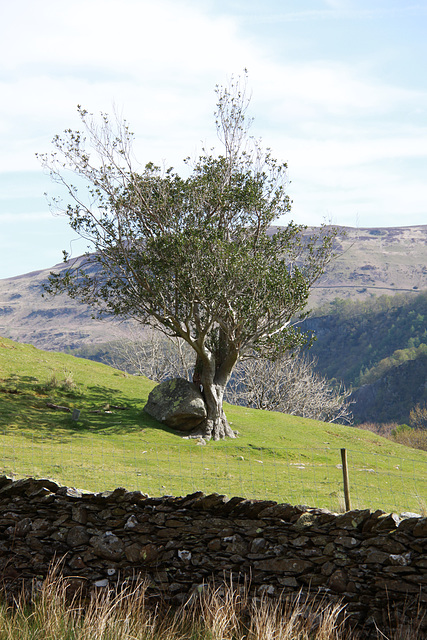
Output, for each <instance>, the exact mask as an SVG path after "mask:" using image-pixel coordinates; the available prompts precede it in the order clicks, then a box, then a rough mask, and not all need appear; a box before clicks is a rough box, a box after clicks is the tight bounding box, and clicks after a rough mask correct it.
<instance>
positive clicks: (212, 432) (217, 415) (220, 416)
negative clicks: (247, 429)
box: [201, 383, 236, 440]
mask: <svg viewBox="0 0 427 640" xmlns="http://www.w3.org/2000/svg"><path fill="white" fill-rule="evenodd" d="M224 392H225V386H221V385H219V384H215V383H212V384H204V385H203V396H204V398H205V402H206V407H207V414H208V415H207V418H206V420H205V421H204V422H203V425H201V426H202V428H203V429H204V431H205V435H204V437H205V438H209V439H210V438H212V439H213V440H221V439H222V438H226V437H228V438H235V437H236V434H235V433H234V431H233V430H232V428H231V427H230V425H229V423H228V420H227V417H226V415H225V413H224V408H223V406H222V403H223V399H224Z"/></svg>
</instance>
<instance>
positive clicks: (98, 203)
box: [40, 78, 336, 439]
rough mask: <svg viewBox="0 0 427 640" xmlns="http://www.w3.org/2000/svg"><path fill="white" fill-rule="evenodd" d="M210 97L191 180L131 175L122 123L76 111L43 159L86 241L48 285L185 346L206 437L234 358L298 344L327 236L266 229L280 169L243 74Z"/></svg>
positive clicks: (154, 171)
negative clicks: (206, 130)
mask: <svg viewBox="0 0 427 640" xmlns="http://www.w3.org/2000/svg"><path fill="white" fill-rule="evenodd" d="M216 91H217V98H218V102H217V108H216V112H215V122H216V129H217V133H218V137H219V140H220V142H221V144H222V152H221V153H215V152H214V151H213V150H210V151H207V150H206V149H202V152H201V155H200V156H199V157H198V158H197V159H196V160H195V161H191V160H190V159H189V158H187V159H186V161H185V162H186V165H187V167H188V169H187V171H188V176H187V177H181V176H180V175H178V173H176V172H175V171H174V169H172V168H168V169H163V170H162V169H161V168H160V167H158V166H155V165H154V164H152V163H148V164H147V165H146V166H145V167H144V168H142V170H141V171H140V172H137V171H136V170H135V168H134V162H133V156H132V145H131V143H132V134H131V132H130V130H129V127H128V125H127V123H126V122H120V121H118V120H117V119H116V122H115V123H114V122H112V121H111V120H110V118H109V117H108V116H107V115H105V114H101V119H100V121H99V122H97V121H96V119H95V118H94V117H93V116H92V115H91V114H89V113H88V112H87V111H86V110H85V109H83V108H81V107H79V108H78V110H79V114H80V117H81V120H82V123H83V127H84V128H83V131H82V132H80V131H72V130H71V129H69V130H66V131H65V132H64V135H63V136H56V137H55V138H54V140H53V144H54V148H55V151H54V153H52V154H51V155H47V154H42V155H41V156H40V158H41V161H42V164H43V166H44V167H46V168H48V170H49V171H50V174H51V176H52V178H53V179H54V180H55V181H56V182H58V183H59V184H61V185H62V186H63V187H65V188H66V190H67V192H68V194H69V196H70V198H71V200H70V202H69V203H68V204H67V206H66V207H65V208H64V207H63V206H62V203H61V201H59V200H54V201H53V205H54V206H57V207H59V209H60V210H61V211H62V212H63V213H65V214H66V215H67V216H68V218H69V223H70V225H71V227H72V228H73V229H74V230H75V231H76V232H77V233H78V234H79V235H80V236H82V237H83V238H86V239H87V240H88V241H89V243H90V248H91V253H88V254H87V255H86V260H85V262H84V263H83V264H81V263H79V262H78V261H75V262H69V263H68V268H66V269H65V270H64V271H62V272H60V273H55V274H51V276H50V279H49V285H48V288H47V290H48V291H49V292H50V293H52V294H55V293H58V292H64V291H65V292H67V293H68V295H70V296H71V297H72V298H76V299H79V300H81V301H82V302H85V303H87V304H89V305H92V306H93V307H94V308H95V309H96V310H97V311H98V313H99V315H101V316H102V315H103V314H107V315H108V314H110V315H111V314H112V315H114V316H120V317H124V318H134V319H136V320H137V321H138V322H141V323H143V324H150V323H154V324H156V325H157V326H160V327H161V328H162V331H163V332H164V333H165V334H166V335H169V336H175V337H180V338H182V339H183V340H184V341H185V342H187V343H188V344H189V345H190V347H191V348H192V349H193V351H194V353H195V366H194V374H193V380H194V382H195V383H196V384H198V385H200V387H201V389H202V392H203V395H204V398H205V402H206V405H207V420H206V422H205V424H204V425H203V428H202V429H201V433H202V435H204V436H205V437H207V438H210V437H212V438H213V439H219V438H223V437H225V436H230V437H234V433H233V431H232V430H231V428H230V426H229V424H228V422H227V419H226V416H225V414H224V410H223V397H224V391H225V388H226V385H227V383H228V381H229V379H230V376H231V373H232V371H233V368H234V366H235V365H236V363H237V362H238V361H239V360H240V359H241V358H242V357H244V356H245V354H247V353H253V352H256V353H259V354H262V355H264V356H268V357H275V356H276V355H278V354H281V353H283V352H284V351H286V350H288V349H290V348H295V347H298V346H300V345H302V344H304V343H305V342H307V340H308V336H307V335H306V334H304V333H303V332H302V331H301V330H300V329H299V327H297V326H296V321H297V320H298V319H299V316H298V314H300V313H301V312H302V310H303V309H304V307H305V305H306V303H307V298H308V294H309V291H310V287H311V286H312V284H313V283H314V282H315V281H316V280H317V279H318V278H319V276H320V275H321V274H322V273H323V271H324V269H325V266H326V264H327V263H328V261H329V260H330V259H331V256H332V245H333V239H334V236H335V235H336V234H335V231H334V230H333V229H328V228H327V227H322V228H321V230H320V232H319V233H318V234H317V235H315V236H314V237H310V236H309V235H308V234H307V230H306V228H305V227H303V226H298V225H296V224H294V223H292V222H290V223H289V224H288V225H287V226H286V227H284V228H278V229H276V230H275V233H271V227H272V225H273V224H274V223H275V222H276V223H277V221H278V219H279V218H280V216H282V215H283V214H286V213H288V212H289V211H290V204H291V203H290V200H289V197H288V195H287V194H286V183H287V182H286V180H287V179H286V169H287V165H286V164H284V163H279V162H278V161H277V160H275V159H274V158H273V157H272V155H271V152H270V150H269V149H267V150H263V149H262V147H261V144H260V143H259V142H257V141H256V140H255V139H253V138H252V137H250V136H249V134H248V128H249V125H250V121H249V120H248V118H247V115H246V111H247V108H248V105H249V99H248V98H247V95H246V79H245V78H244V79H241V78H239V79H237V80H234V79H232V80H231V82H230V84H229V86H228V87H225V88H224V87H217V90H216ZM73 175H76V176H78V179H79V184H80V183H81V182H82V181H84V182H86V184H87V191H85V190H82V189H81V188H80V187H77V186H76V185H74V184H73V183H72V176H73ZM70 176H71V177H70ZM68 258H69V256H68V255H67V254H66V253H64V259H65V260H68Z"/></svg>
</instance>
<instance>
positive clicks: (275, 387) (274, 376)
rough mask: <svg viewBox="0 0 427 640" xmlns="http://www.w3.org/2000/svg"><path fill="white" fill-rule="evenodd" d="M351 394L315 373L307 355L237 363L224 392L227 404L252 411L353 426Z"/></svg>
mask: <svg viewBox="0 0 427 640" xmlns="http://www.w3.org/2000/svg"><path fill="white" fill-rule="evenodd" d="M350 395H351V391H348V390H346V389H345V388H344V387H343V386H342V385H338V386H335V385H333V384H332V382H331V381H329V380H327V378H325V377H324V376H322V375H320V374H319V373H317V372H316V371H315V362H314V361H312V360H310V359H309V358H308V356H307V355H306V354H301V353H289V352H287V353H284V354H283V355H282V356H280V357H279V358H277V359H276V360H274V361H271V360H267V359H265V358H253V359H247V360H244V361H242V362H240V363H239V364H238V365H237V366H236V368H235V370H234V373H233V376H232V379H231V381H230V384H229V386H228V387H227V390H226V396H225V398H226V400H227V401H229V402H231V403H232V404H240V405H243V406H245V407H251V408H253V409H264V410H267V411H280V412H281V413H287V414H290V415H294V416H301V417H303V418H312V419H314V420H322V421H324V422H341V423H347V424H352V422H353V416H352V413H351V410H350V404H351V402H350V401H348V398H349V396H350Z"/></svg>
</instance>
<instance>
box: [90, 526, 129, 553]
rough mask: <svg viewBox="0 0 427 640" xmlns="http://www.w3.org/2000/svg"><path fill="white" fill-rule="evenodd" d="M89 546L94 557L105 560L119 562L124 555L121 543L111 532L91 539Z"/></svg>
mask: <svg viewBox="0 0 427 640" xmlns="http://www.w3.org/2000/svg"><path fill="white" fill-rule="evenodd" d="M91 544H92V546H93V548H94V552H95V553H96V555H97V556H100V557H101V558H105V559H107V560H120V559H121V558H122V556H123V553H124V546H123V542H122V541H121V540H120V538H118V537H117V536H115V535H114V534H113V533H111V531H106V532H105V533H104V534H102V535H101V536H97V537H96V538H94V539H92V540H91Z"/></svg>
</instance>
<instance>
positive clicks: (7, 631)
mask: <svg viewBox="0 0 427 640" xmlns="http://www.w3.org/2000/svg"><path fill="white" fill-rule="evenodd" d="M67 585H68V583H67V579H66V578H63V577H61V576H60V575H59V573H58V572H57V570H53V571H52V572H51V574H50V575H49V576H48V577H47V578H46V579H45V580H44V582H43V583H38V584H37V585H36V586H35V588H34V589H33V595H32V599H31V602H30V603H28V599H26V598H25V597H24V596H21V597H20V598H17V599H15V602H14V603H13V604H12V605H6V604H2V605H0V640H362V639H363V638H364V637H366V636H365V635H363V632H362V633H358V632H356V631H354V630H353V631H351V630H350V629H349V628H348V627H347V626H346V615H345V607H344V606H343V605H342V604H330V603H327V602H326V601H320V602H310V603H306V602H304V600H303V598H302V596H301V594H299V596H297V598H296V599H294V600H292V601H291V600H285V599H280V598H279V599H269V598H267V597H261V598H259V599H251V598H249V595H248V589H247V588H245V587H234V586H233V585H228V586H227V585H225V586H222V587H219V588H216V589H214V588H210V587H207V586H206V587H204V588H202V589H200V590H198V591H196V592H195V593H194V594H193V596H192V597H191V598H189V599H188V600H187V602H185V603H184V604H182V605H181V606H180V607H177V608H170V607H169V608H168V607H166V606H165V605H164V604H160V605H159V604H157V605H156V606H154V605H153V604H152V603H151V602H149V599H148V598H147V585H146V584H144V583H143V582H140V583H138V584H137V586H136V587H133V588H124V589H122V590H121V591H120V592H119V591H116V592H115V591H109V590H98V591H95V592H93V593H92V595H91V596H90V597H86V598H83V597H81V596H80V597H77V596H74V597H70V594H69V592H68V586H67ZM420 628H421V627H420V624H417V621H414V623H413V624H412V625H411V626H409V627H402V628H401V629H400V630H397V631H395V632H393V633H391V634H390V635H387V634H385V633H384V632H382V631H380V630H379V629H378V630H377V631H376V637H377V638H378V640H380V639H382V640H384V639H385V640H415V639H417V640H419V638H420V635H419V631H420ZM370 637H372V636H370Z"/></svg>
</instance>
